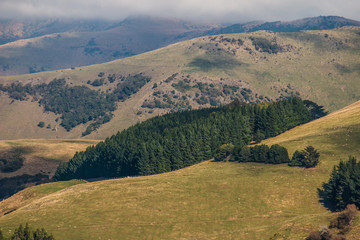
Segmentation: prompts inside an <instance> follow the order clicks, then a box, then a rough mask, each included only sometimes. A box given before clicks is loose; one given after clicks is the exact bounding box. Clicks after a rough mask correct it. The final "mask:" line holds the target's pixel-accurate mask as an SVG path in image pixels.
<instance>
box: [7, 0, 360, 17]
mask: <svg viewBox="0 0 360 240" xmlns="http://www.w3.org/2000/svg"><path fill="white" fill-rule="evenodd" d="M359 12H360V1H358V0H343V1H339V0H303V1H299V0H271V1H269V0H176V1H174V0H135V1H134V0H101V1H99V0H0V16H1V17H3V18H15V17H25V18H26V17H50V18H62V17H66V18H105V19H119V20H121V19H124V18H126V17H127V16H129V15H153V16H160V17H176V18H180V19H187V20H203V21H209V22H239V21H251V20H266V21H275V20H295V19H299V18H303V17H313V16H319V15H323V16H324V15H338V16H344V17H347V18H353V19H355V20H360V15H359Z"/></svg>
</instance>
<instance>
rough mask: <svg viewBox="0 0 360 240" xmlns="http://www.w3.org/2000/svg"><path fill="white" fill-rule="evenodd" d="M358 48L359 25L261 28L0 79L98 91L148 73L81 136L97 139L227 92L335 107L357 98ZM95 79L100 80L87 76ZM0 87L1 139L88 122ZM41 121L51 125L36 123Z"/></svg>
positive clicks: (218, 100)
mask: <svg viewBox="0 0 360 240" xmlns="http://www.w3.org/2000/svg"><path fill="white" fill-rule="evenodd" d="M359 53H360V29H359V28H356V27H346V28H340V29H336V30H324V31H306V32H298V33H273V32H265V31H260V32H255V33H247V34H233V35H220V36H212V37H201V38H197V39H193V40H189V41H185V42H180V43H176V44H173V45H170V46H168V47H165V48H162V49H158V50H155V51H152V52H148V53H145V54H141V55H137V56H133V57H129V58H126V59H121V60H116V61H113V62H109V63H105V64H99V65H92V66H88V67H81V68H75V69H67V70H58V71H53V72H43V73H36V74H31V75H21V76H20V75H19V76H7V77H5V76H4V77H0V83H2V84H3V85H4V86H9V84H11V83H22V84H24V85H25V84H28V83H31V84H33V85H37V84H40V83H49V82H51V81H52V80H53V79H54V78H58V79H59V78H63V79H65V80H66V83H67V85H68V86H69V87H73V86H79V85H82V86H86V87H88V88H90V89H93V90H94V91H97V90H100V91H101V92H103V93H104V94H105V93H109V92H113V91H115V90H114V89H116V88H117V87H118V86H120V87H122V86H124V85H126V84H127V83H126V82H128V84H130V83H129V82H131V81H133V82H132V83H135V82H136V81H135V82H134V78H133V77H131V76H135V75H138V74H140V73H141V75H142V76H146V77H149V78H151V79H150V81H149V82H148V83H146V84H145V85H143V86H139V88H137V89H136V91H135V90H134V91H132V92H131V93H129V94H128V95H127V97H126V98H123V99H122V100H119V101H118V102H116V104H117V110H115V111H113V112H112V113H113V114H114V117H113V118H112V119H111V121H110V122H108V123H105V124H103V125H101V126H100V127H99V128H98V129H96V131H93V132H92V133H91V134H90V135H87V136H85V137H86V138H90V139H104V138H105V137H107V136H110V135H112V134H114V133H116V132H117V131H119V130H122V129H125V128H126V127H128V126H130V125H133V124H135V123H136V122H138V121H143V120H144V119H147V118H149V117H152V116H155V115H158V114H163V113H166V112H169V111H178V110H185V109H189V108H200V107H209V106H218V105H221V104H225V103H229V102H230V101H232V100H234V99H239V100H241V101H245V102H259V101H271V100H276V99H281V98H286V97H289V96H300V97H301V98H303V99H310V100H312V101H314V102H316V103H318V104H320V105H324V106H325V108H326V109H327V110H329V111H334V110H337V109H340V108H342V107H344V106H346V105H348V104H351V103H353V102H355V101H357V100H359V99H360V95H359V92H360V89H359V88H360V84H359V79H360V70H359V69H360V67H359V66H360V59H359ZM129 75H130V78H129V79H130V80H126V79H127V78H126V77H127V76H129ZM109 77H110V78H109ZM101 78H102V79H103V80H102V82H101V81H100V80H99V79H101ZM96 79H97V81H98V82H100V86H97V85H95V84H93V83H94V81H95V80H96ZM110 79H111V80H110ZM124 79H125V80H124ZM131 79H132V80H131ZM91 84H93V85H91ZM15 89H16V88H15ZM120 90H121V89H120ZM122 90H124V89H122ZM0 94H1V96H0V105H1V106H2V107H1V108H0V123H1V124H0V136H1V138H2V139H16V138H80V137H81V136H82V133H83V132H84V131H85V130H86V128H87V126H88V125H89V124H90V123H91V122H87V123H85V124H80V125H77V126H75V127H74V128H72V129H71V130H70V131H69V132H67V131H66V130H65V129H64V128H62V127H61V126H60V122H58V121H56V119H58V117H62V115H61V114H57V115H55V114H54V113H52V112H43V110H44V108H43V107H42V106H40V107H39V104H38V102H37V101H39V98H38V97H39V96H36V98H34V96H32V95H27V99H28V100H26V101H19V100H14V99H11V98H9V96H8V93H7V92H0ZM20 115H22V116H26V117H22V118H19V116H20ZM14 119H16V121H13V120H14ZM40 121H44V122H45V124H46V125H48V124H50V126H51V127H50V128H49V129H46V128H39V127H37V124H38V123H39V122H40ZM46 125H45V126H46Z"/></svg>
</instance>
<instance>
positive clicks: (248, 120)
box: [54, 98, 312, 180]
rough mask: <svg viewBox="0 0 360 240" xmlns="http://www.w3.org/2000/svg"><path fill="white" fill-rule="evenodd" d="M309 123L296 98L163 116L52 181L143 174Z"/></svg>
mask: <svg viewBox="0 0 360 240" xmlns="http://www.w3.org/2000/svg"><path fill="white" fill-rule="evenodd" d="M311 119H312V117H311V113H310V110H309V109H308V108H307V107H306V106H305V104H304V102H303V101H302V100H301V99H299V98H292V99H288V100H282V101H279V102H272V103H262V104H254V105H249V104H244V103H240V102H233V103H231V104H229V105H226V106H222V107H219V108H208V109H201V110H191V111H185V112H178V113H172V114H167V115H163V116H159V117H155V118H152V119H149V120H147V121H145V122H142V123H139V124H136V125H134V126H132V127H130V128H128V129H126V130H124V131H122V132H119V133H117V134H115V135H113V136H111V137H110V138H107V139H106V140H105V141H104V142H101V143H99V144H97V145H96V146H91V147H89V148H87V150H86V151H83V152H79V153H76V154H75V155H74V157H73V158H72V159H71V160H70V161H69V162H67V163H63V164H61V165H60V166H59V167H58V169H57V171H56V173H55V176H54V179H55V180H68V179H73V178H82V179H89V178H97V177H107V178H111V177H124V176H134V175H149V174H156V173H162V172H168V171H172V170H176V169H180V168H183V167H186V166H190V165H193V164H195V163H198V162H201V161H204V160H207V159H210V158H212V157H213V156H214V154H215V153H216V151H217V149H218V148H219V147H220V146H221V145H223V144H229V143H231V144H233V145H235V146H239V147H241V146H244V145H247V144H249V143H250V142H251V141H253V140H256V141H258V140H261V139H259V138H268V137H273V136H276V135H278V134H280V133H282V132H284V131H286V130H288V129H290V128H293V127H295V126H297V125H300V124H303V123H306V122H308V121H310V120H311Z"/></svg>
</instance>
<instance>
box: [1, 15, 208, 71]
mask: <svg viewBox="0 0 360 240" xmlns="http://www.w3.org/2000/svg"><path fill="white" fill-rule="evenodd" d="M4 22H5V21H2V23H3V24H1V22H0V33H1V30H2V28H3V31H2V33H3V34H2V35H3V36H2V37H3V38H10V39H14V40H15V39H16V38H19V39H18V40H16V41H12V42H8V43H6V44H2V45H0V75H16V74H25V73H34V72H42V71H50V70H56V69H63V68H71V67H78V66H85V65H90V64H96V63H104V62H108V61H112V60H115V59H119V58H124V57H128V56H133V55H136V54H140V53H144V52H147V51H151V50H154V49H157V48H160V47H164V46H166V45H169V44H171V43H174V42H178V41H181V40H186V39H190V38H193V36H194V33H195V32H204V31H206V30H209V29H212V28H213V27H214V26H215V25H210V24H209V25H206V24H197V23H191V22H185V21H181V20H175V19H163V18H155V17H129V18H127V19H125V20H123V21H121V22H114V21H112V22H111V21H100V20H99V21H96V20H82V21H81V20H37V21H36V20H33V21H29V22H25V21H24V22H22V21H18V22H16V21H8V23H7V24H6V22H5V23H4ZM185 33H188V34H186V36H185V35H184V34H185ZM0 37H1V35H0ZM1 40H2V39H1V38H0V41H1Z"/></svg>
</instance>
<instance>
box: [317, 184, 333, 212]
mask: <svg viewBox="0 0 360 240" xmlns="http://www.w3.org/2000/svg"><path fill="white" fill-rule="evenodd" d="M317 192H318V196H319V197H320V200H319V202H320V203H321V204H322V205H323V206H324V207H325V208H326V209H327V210H329V211H331V212H335V208H334V206H333V204H331V202H330V201H328V200H326V198H325V193H324V190H323V189H320V188H317Z"/></svg>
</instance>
